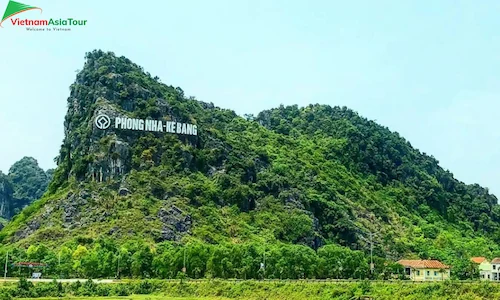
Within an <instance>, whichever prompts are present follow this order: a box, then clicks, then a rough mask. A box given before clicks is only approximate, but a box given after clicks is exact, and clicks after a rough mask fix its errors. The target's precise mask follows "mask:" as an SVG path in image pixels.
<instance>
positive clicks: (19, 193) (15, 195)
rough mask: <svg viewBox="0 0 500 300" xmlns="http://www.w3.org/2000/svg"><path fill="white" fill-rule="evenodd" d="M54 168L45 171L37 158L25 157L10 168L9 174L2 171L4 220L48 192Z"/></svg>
mask: <svg viewBox="0 0 500 300" xmlns="http://www.w3.org/2000/svg"><path fill="white" fill-rule="evenodd" d="M53 172H54V170H52V169H51V170H47V172H45V171H44V170H43V169H42V168H40V167H39V166H38V162H37V161H36V159H34V158H32V157H23V158H22V159H21V160H19V161H17V162H15V163H14V164H13V165H12V166H11V167H10V169H9V174H8V175H4V174H2V173H0V182H3V184H2V183H0V185H2V186H3V187H0V217H1V218H3V219H4V220H7V219H9V218H11V217H12V216H13V215H15V214H17V213H19V211H21V210H22V209H23V208H24V207H26V206H27V205H29V204H30V203H32V202H33V201H35V200H37V199H40V197H42V195H43V194H44V193H45V192H46V190H47V186H48V185H49V182H50V180H51V179H52V173H53Z"/></svg>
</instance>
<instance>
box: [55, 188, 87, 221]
mask: <svg viewBox="0 0 500 300" xmlns="http://www.w3.org/2000/svg"><path fill="white" fill-rule="evenodd" d="M82 192H83V191H82ZM82 192H80V194H79V195H78V196H76V195H73V194H70V195H68V196H69V197H67V198H66V199H64V200H63V201H62V207H63V213H62V221H63V227H66V228H75V227H76V226H77V225H76V223H77V221H80V220H79V218H80V211H81V208H82V207H83V206H85V205H86V204H87V203H88V199H89V198H90V196H91V195H90V194H89V193H88V192H83V193H82ZM78 225H79V224H78Z"/></svg>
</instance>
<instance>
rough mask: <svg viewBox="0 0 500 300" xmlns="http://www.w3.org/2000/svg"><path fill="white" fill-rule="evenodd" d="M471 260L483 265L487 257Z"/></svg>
mask: <svg viewBox="0 0 500 300" xmlns="http://www.w3.org/2000/svg"><path fill="white" fill-rule="evenodd" d="M470 260H472V261H473V262H475V263H476V264H480V263H482V262H483V261H485V260H486V257H482V256H478V257H472V258H471V259H470Z"/></svg>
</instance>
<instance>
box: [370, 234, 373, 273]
mask: <svg viewBox="0 0 500 300" xmlns="http://www.w3.org/2000/svg"><path fill="white" fill-rule="evenodd" d="M370 272H371V273H373V232H370Z"/></svg>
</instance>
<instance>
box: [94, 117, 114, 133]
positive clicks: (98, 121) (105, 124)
mask: <svg viewBox="0 0 500 300" xmlns="http://www.w3.org/2000/svg"><path fill="white" fill-rule="evenodd" d="M95 126H97V128H99V129H101V130H104V129H108V128H109V126H111V119H110V118H109V117H108V116H106V115H98V116H97V118H95Z"/></svg>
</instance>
